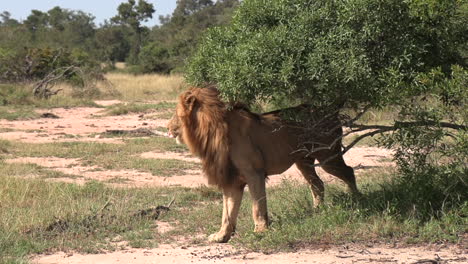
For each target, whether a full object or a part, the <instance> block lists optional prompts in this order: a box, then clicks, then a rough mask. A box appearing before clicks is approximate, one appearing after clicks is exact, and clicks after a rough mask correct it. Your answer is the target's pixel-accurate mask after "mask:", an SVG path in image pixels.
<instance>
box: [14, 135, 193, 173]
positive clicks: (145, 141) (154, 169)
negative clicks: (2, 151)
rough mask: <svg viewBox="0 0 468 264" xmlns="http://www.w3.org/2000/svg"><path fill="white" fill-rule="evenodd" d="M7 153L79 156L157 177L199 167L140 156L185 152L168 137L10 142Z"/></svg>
mask: <svg viewBox="0 0 468 264" xmlns="http://www.w3.org/2000/svg"><path fill="white" fill-rule="evenodd" d="M9 149H10V152H11V153H12V154H13V155H15V156H19V157H50V156H53V157H59V158H79V159H81V160H82V162H83V163H84V165H90V166H92V165H95V166H99V167H101V168H104V169H137V170H140V171H147V172H151V173H152V174H153V175H158V176H173V175H178V174H182V173H183V172H184V171H185V170H187V169H194V168H198V167H199V165H198V164H196V163H193V162H186V161H181V160H176V159H147V158H142V157H140V155H141V153H144V152H148V151H154V150H157V151H161V152H164V151H174V152H182V151H186V147H184V146H182V145H177V144H176V143H175V142H174V140H173V139H171V138H163V137H152V138H136V139H126V140H125V144H110V143H95V142H61V143H41V144H32V143H20V142H14V143H11V147H9Z"/></svg>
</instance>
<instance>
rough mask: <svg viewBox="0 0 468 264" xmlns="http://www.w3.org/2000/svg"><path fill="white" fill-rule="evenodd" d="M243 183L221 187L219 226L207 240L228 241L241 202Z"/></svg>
mask: <svg viewBox="0 0 468 264" xmlns="http://www.w3.org/2000/svg"><path fill="white" fill-rule="evenodd" d="M244 187H245V184H241V185H233V186H225V187H223V218H222V220H221V228H220V230H219V231H218V232H217V233H214V234H212V235H210V236H209V238H208V240H209V241H210V242H214V243H225V242H227V241H229V239H230V238H231V236H232V233H234V231H235V229H236V224H237V215H238V214H239V208H240V205H241V202H242V196H243V194H244Z"/></svg>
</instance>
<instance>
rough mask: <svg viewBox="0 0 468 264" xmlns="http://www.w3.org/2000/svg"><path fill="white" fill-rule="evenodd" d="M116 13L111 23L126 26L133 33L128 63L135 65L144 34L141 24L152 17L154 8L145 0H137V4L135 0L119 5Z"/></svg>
mask: <svg viewBox="0 0 468 264" xmlns="http://www.w3.org/2000/svg"><path fill="white" fill-rule="evenodd" d="M117 11H118V14H117V15H116V16H115V17H113V18H112V19H111V20H112V22H115V23H119V24H123V25H128V26H130V28H131V29H132V30H133V31H134V33H135V38H134V41H133V43H132V48H131V50H130V57H129V62H130V63H133V64H136V63H137V62H138V54H139V53H140V46H141V45H142V35H143V34H144V33H145V28H144V27H142V26H141V22H143V21H147V20H148V19H149V18H152V17H153V13H154V12H155V10H154V6H153V4H151V3H148V2H146V1H145V0H138V4H137V3H136V1H135V0H128V3H122V4H120V5H119V7H118V8H117Z"/></svg>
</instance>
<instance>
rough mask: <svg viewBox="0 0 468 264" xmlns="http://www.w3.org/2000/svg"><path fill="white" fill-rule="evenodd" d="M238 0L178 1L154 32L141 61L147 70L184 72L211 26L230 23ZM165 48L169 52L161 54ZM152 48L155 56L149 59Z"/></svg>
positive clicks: (144, 69) (161, 18)
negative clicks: (187, 59) (189, 58)
mask: <svg viewBox="0 0 468 264" xmlns="http://www.w3.org/2000/svg"><path fill="white" fill-rule="evenodd" d="M238 3H239V1H238V0H223V1H216V2H215V3H214V2H213V1H211V0H201V1H194V0H183V1H177V7H176V9H175V10H174V12H173V13H172V15H171V16H163V17H160V23H161V26H157V27H154V28H153V30H152V31H151V33H150V36H149V43H148V44H147V46H148V48H146V47H145V59H144V61H142V63H141V64H142V65H141V66H142V69H143V71H149V70H151V71H158V70H162V72H181V71H183V66H184V64H185V60H186V58H187V57H189V56H190V55H191V54H192V53H193V52H194V47H195V46H196V44H197V43H198V41H199V39H200V37H201V36H202V33H203V32H204V31H205V30H206V29H207V28H210V27H213V26H219V25H225V24H227V23H228V22H229V21H230V19H231V17H232V13H233V11H234V9H235V8H236V7H237V5H238ZM163 50H164V52H167V54H166V55H164V56H161V55H162V54H163V53H161V52H162V51H163ZM150 51H152V52H154V56H152V58H148V56H151V55H150V54H148V52H150ZM141 55H143V54H141ZM141 57H143V56H141ZM140 59H141V58H140Z"/></svg>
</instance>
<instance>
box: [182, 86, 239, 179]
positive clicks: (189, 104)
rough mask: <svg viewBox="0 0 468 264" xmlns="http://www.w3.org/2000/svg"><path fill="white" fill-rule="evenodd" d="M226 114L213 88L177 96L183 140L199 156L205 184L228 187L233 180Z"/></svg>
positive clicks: (196, 89)
mask: <svg viewBox="0 0 468 264" xmlns="http://www.w3.org/2000/svg"><path fill="white" fill-rule="evenodd" d="M227 112H228V110H227V107H226V104H225V103H224V102H222V101H221V100H220V98H219V91H218V90H217V89H216V88H214V87H212V86H211V87H206V88H191V89H189V90H188V91H187V92H185V93H183V94H181V95H180V96H179V102H178V105H177V115H178V117H179V118H180V120H181V123H182V137H183V140H184V142H185V143H186V144H187V146H188V147H189V149H190V150H191V152H192V153H194V154H195V155H197V156H199V157H200V159H201V161H202V166H203V171H204V172H205V174H206V176H207V178H208V183H209V184H212V185H217V186H219V187H223V186H227V185H229V184H231V182H232V180H233V178H234V177H235V168H234V166H233V165H232V162H231V160H230V158H229V138H228V129H229V127H228V123H227V122H226V114H227Z"/></svg>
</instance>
